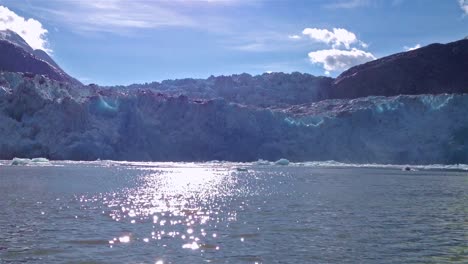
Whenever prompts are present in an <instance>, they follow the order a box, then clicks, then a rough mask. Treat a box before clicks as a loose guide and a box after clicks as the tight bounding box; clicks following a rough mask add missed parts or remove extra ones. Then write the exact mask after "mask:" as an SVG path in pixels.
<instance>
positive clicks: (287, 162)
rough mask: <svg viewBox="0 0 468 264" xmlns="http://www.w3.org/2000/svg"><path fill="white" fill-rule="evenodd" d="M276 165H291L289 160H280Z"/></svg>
mask: <svg viewBox="0 0 468 264" xmlns="http://www.w3.org/2000/svg"><path fill="white" fill-rule="evenodd" d="M275 165H281V166H287V165H289V160H287V159H279V160H277V161H275Z"/></svg>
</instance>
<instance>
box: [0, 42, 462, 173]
mask: <svg viewBox="0 0 468 264" xmlns="http://www.w3.org/2000/svg"><path fill="white" fill-rule="evenodd" d="M21 40H22V39H18V38H16V36H14V35H10V36H9V37H8V38H7V37H4V38H3V40H0V66H1V68H0V159H12V158H13V157H29V158H33V157H46V158H49V159H72V160H94V159H98V158H99V159H114V160H153V161H207V160H231V161H253V160H257V159H267V160H277V159H279V158H288V159H290V160H292V161H311V160H316V161H321V160H336V161H342V162H356V163H396V164H409V163H413V164H428V163H445V164H453V163H468V115H466V113H467V112H468V94H464V93H465V92H466V91H467V90H466V89H467V88H468V87H467V84H468V82H467V79H466V78H467V74H463V73H467V72H468V67H467V64H466V60H465V58H466V52H467V48H466V45H467V44H466V43H467V42H466V41H459V42H454V43H449V44H446V45H441V44H435V45H429V46H427V47H425V48H421V49H420V50H415V51H410V52H406V53H400V54H396V55H392V56H389V57H386V58H382V59H380V60H376V61H374V62H370V63H366V64H363V65H360V66H356V67H354V68H351V69H350V70H348V71H346V72H344V73H343V74H342V75H341V76H339V77H338V78H337V79H332V78H327V77H315V76H312V75H309V74H301V73H292V74H284V73H271V74H263V75H259V76H251V75H248V74H240V75H232V76H219V77H210V78H208V79H206V80H202V79H183V80H169V81H163V82H161V83H158V82H155V83H150V84H144V85H131V86H126V87H124V86H120V87H99V86H97V85H88V86H83V85H82V84H80V83H79V82H77V81H74V79H72V78H71V77H69V76H68V75H66V74H65V73H63V71H61V70H60V68H59V67H58V66H54V65H55V63H54V62H53V61H52V62H48V60H49V59H50V57H48V55H47V54H46V53H42V54H40V53H37V51H31V50H32V49H31V50H29V49H28V47H29V46H25V45H24V44H25V43H22V42H21ZM23 42H24V41H23ZM45 56H47V57H45ZM50 60H51V59H50ZM18 71H19V72H18ZM70 78H71V79H70ZM426 79H427V80H426ZM445 92H449V93H450V94H443V93H445ZM398 94H404V95H398ZM408 94H416V95H408ZM373 95H383V96H373ZM355 97H359V98H357V99H350V98H355ZM336 98H344V99H336Z"/></svg>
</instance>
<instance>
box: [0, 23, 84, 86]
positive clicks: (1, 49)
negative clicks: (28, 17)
mask: <svg viewBox="0 0 468 264" xmlns="http://www.w3.org/2000/svg"><path fill="white" fill-rule="evenodd" d="M0 71H5V72H30V73H32V74H38V75H45V76H47V77H49V78H50V79H53V80H56V81H60V82H68V83H71V84H76V85H81V83H80V82H79V81H78V80H76V79H75V78H73V77H71V76H70V75H68V74H67V73H65V72H64V71H63V70H62V69H61V68H60V67H59V66H58V65H57V64H56V63H55V62H54V61H53V60H52V58H50V56H49V55H47V53H46V52H44V51H42V50H34V49H32V48H31V47H30V46H29V45H28V44H27V43H26V41H24V39H23V38H21V37H20V36H19V35H18V34H16V33H15V32H13V31H11V30H4V31H0Z"/></svg>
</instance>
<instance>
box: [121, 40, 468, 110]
mask: <svg viewBox="0 0 468 264" xmlns="http://www.w3.org/2000/svg"><path fill="white" fill-rule="evenodd" d="M116 88H119V89H152V90H153V91H157V92H161V93H166V94H171V95H181V94H184V95H186V96H188V97H192V98H204V99H209V98H223V99H225V100H227V101H229V102H234V103H240V104H245V105H254V106H259V107H271V106H287V105H295V104H302V103H308V102H317V101H320V100H324V99H340V98H341V99H342V98H358V97H366V96H395V95H400V94H407V95H415V94H442V93H468V39H463V40H459V41H456V42H452V43H448V44H432V45H429V46H426V47H423V48H419V49H416V50H412V51H407V52H402V53H398V54H394V55H390V56H387V57H383V58H381V59H377V60H374V61H371V62H368V63H365V64H362V65H358V66H355V67H352V68H350V69H349V70H347V71H345V72H343V73H342V74H341V75H340V76H338V77H337V78H336V79H333V78H328V77H321V76H320V77H316V76H313V75H310V74H306V73H298V72H294V73H291V74H286V73H281V72H280V73H265V74H262V75H257V76H251V75H249V74H246V73H244V74H239V75H231V76H218V77H214V76H212V77H209V78H208V79H181V80H167V81H163V82H153V83H149V84H133V85H130V86H119V87H116Z"/></svg>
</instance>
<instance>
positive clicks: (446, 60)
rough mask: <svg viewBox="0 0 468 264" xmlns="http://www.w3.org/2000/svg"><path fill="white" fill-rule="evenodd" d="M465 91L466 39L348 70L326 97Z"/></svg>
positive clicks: (467, 80) (467, 87)
mask: <svg viewBox="0 0 468 264" xmlns="http://www.w3.org/2000/svg"><path fill="white" fill-rule="evenodd" d="M467 92H468V39H463V40H459V41H455V42H451V43H448V44H431V45H428V46H426V47H423V48H419V49H416V50H411V51H407V52H402V53H397V54H394V55H390V56H387V57H384V58H381V59H378V60H374V61H371V62H368V63H364V64H362V65H358V66H355V67H352V68H350V69H349V70H347V71H345V72H343V73H342V74H341V75H340V76H338V77H337V78H336V79H335V81H334V82H333V84H332V86H331V87H330V91H329V98H358V97H365V96H369V95H381V96H393V95H399V94H408V95H415V94H441V93H467Z"/></svg>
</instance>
